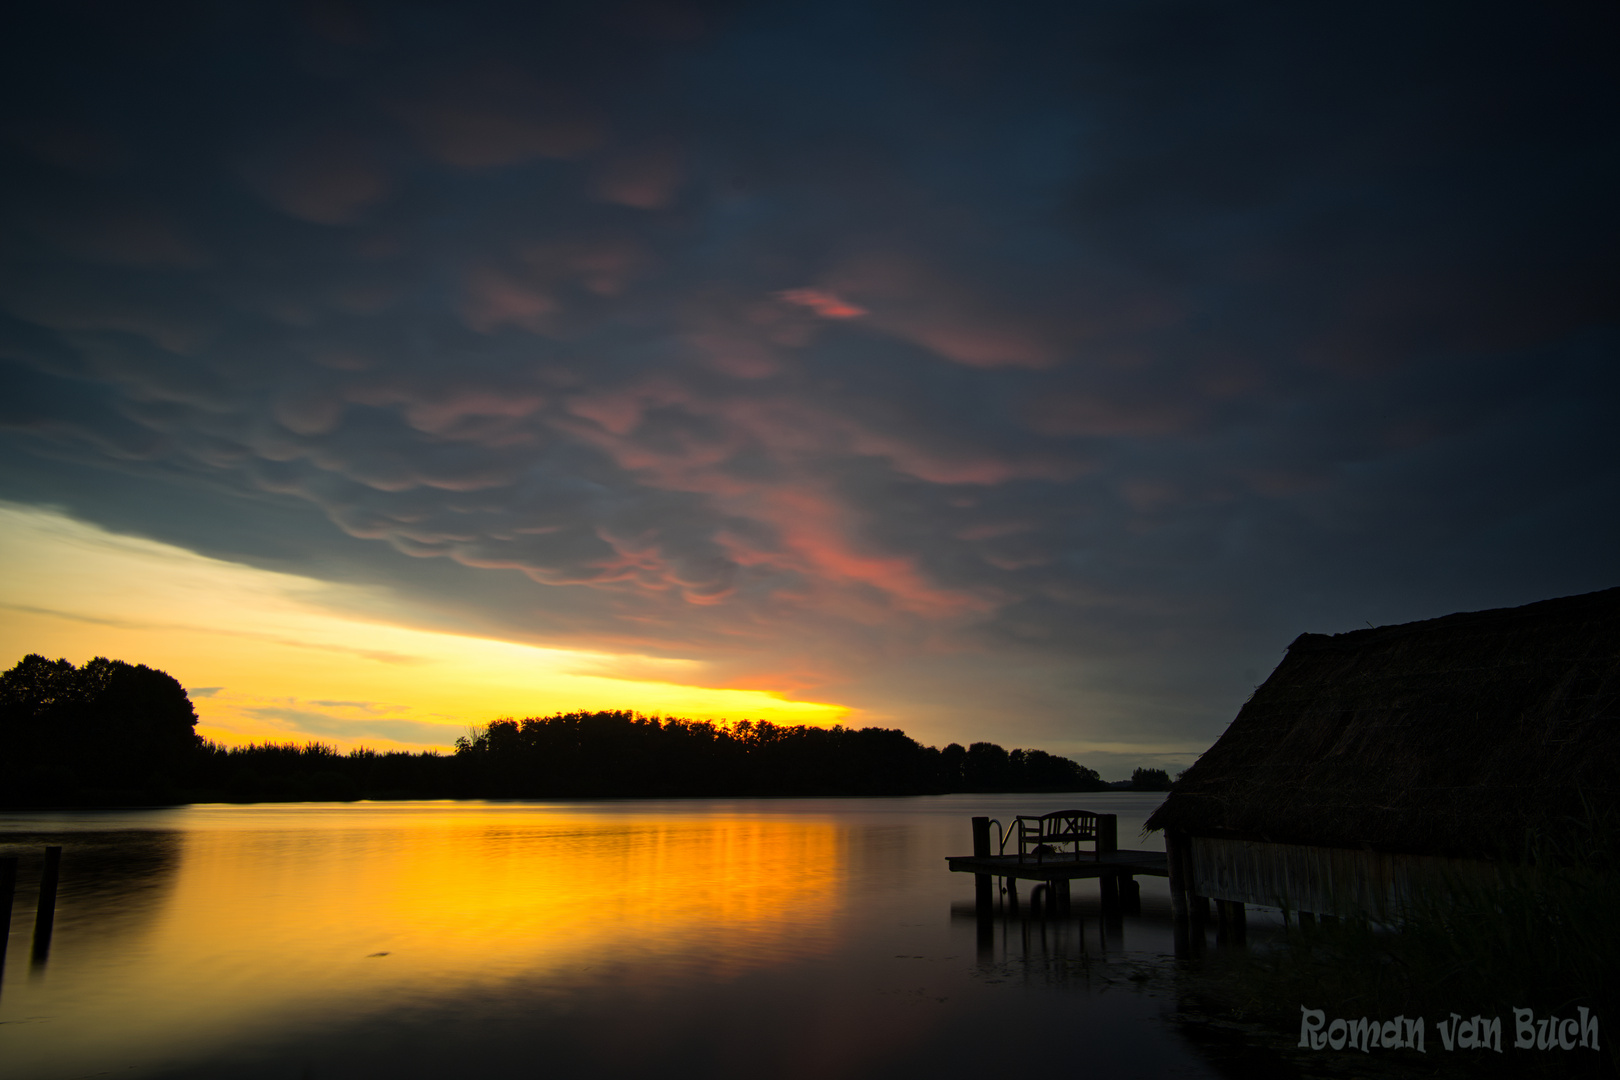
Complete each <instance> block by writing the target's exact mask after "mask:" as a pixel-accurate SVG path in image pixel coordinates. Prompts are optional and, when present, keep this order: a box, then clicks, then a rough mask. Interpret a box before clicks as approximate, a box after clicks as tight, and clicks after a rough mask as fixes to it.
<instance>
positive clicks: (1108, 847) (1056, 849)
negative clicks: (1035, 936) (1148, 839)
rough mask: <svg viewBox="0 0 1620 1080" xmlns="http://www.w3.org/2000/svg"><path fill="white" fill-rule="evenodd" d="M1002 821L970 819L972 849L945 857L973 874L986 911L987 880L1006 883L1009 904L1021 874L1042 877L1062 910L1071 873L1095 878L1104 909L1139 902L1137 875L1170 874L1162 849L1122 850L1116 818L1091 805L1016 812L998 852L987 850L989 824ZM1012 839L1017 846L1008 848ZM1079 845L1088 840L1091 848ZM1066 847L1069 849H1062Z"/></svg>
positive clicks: (989, 900)
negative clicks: (1038, 812) (1039, 812)
mask: <svg viewBox="0 0 1620 1080" xmlns="http://www.w3.org/2000/svg"><path fill="white" fill-rule="evenodd" d="M991 825H995V826H996V828H997V829H1001V823H1000V822H999V821H994V820H992V819H991V818H987V817H976V818H974V819H973V854H972V855H956V856H952V857H951V858H948V859H946V860H945V861H946V864H947V865H948V866H949V867H950V868H951V870H952V871H954V872H956V873H959V874H972V875H974V882H975V885H976V886H977V888H976V890H975V898H976V903H977V906H978V909H979V910H980V911H981V912H985V913H988V912H989V911H990V910H991V907H992V905H993V903H994V899H993V897H994V894H993V893H992V891H991V879H992V878H997V877H999V878H1002V879H1004V880H1005V882H1006V887H1007V897H1008V900H1009V902H1010V903H1012V904H1014V905H1016V903H1017V896H1018V892H1017V885H1016V882H1017V881H1018V880H1019V879H1023V880H1025V881H1039V882H1044V883H1045V884H1046V885H1047V886H1048V892H1047V898H1048V900H1049V901H1050V902H1052V903H1053V904H1054V906H1055V907H1057V908H1059V909H1060V910H1061V909H1063V908H1066V907H1067V906H1068V899H1069V882H1070V881H1072V880H1074V879H1075V878H1096V879H1097V883H1098V886H1099V887H1100V889H1101V890H1102V900H1103V906H1104V908H1105V909H1109V908H1112V909H1114V910H1116V911H1117V910H1119V909H1120V908H1124V909H1126V910H1129V909H1131V908H1133V907H1135V906H1137V903H1138V898H1139V897H1140V890H1139V887H1138V886H1137V884H1136V877H1137V875H1140V874H1147V875H1150V876H1153V877H1168V876H1169V873H1170V869H1169V863H1168V861H1167V860H1166V859H1165V855H1164V852H1162V851H1121V850H1120V847H1119V818H1118V816H1117V815H1114V814H1097V813H1093V812H1092V811H1090V810H1059V811H1057V812H1056V813H1051V814H1042V815H1040V816H1038V817H1037V816H1034V815H1029V816H1026V815H1022V814H1021V815H1019V816H1018V817H1015V818H1013V827H1012V828H1011V829H1007V830H1004V831H1002V833H1001V845H1000V851H999V852H998V853H995V854H992V853H991V850H990V826H991ZM1013 840H1016V841H1017V845H1016V848H1017V850H1016V851H1013V852H1009V851H1007V850H1006V848H1007V847H1008V844H1009V842H1010V841H1013ZM1082 844H1090V845H1092V847H1091V850H1090V851H1086V850H1083V849H1082V847H1081V845H1082ZM1065 846H1067V847H1070V848H1071V849H1072V850H1069V851H1064V850H1062V849H1063V848H1064V847H1065Z"/></svg>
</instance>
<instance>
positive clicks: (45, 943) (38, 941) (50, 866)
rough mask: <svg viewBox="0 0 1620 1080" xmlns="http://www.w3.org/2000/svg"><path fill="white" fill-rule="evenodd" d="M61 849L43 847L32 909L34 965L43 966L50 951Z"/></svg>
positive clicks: (54, 920)
mask: <svg viewBox="0 0 1620 1080" xmlns="http://www.w3.org/2000/svg"><path fill="white" fill-rule="evenodd" d="M61 867H62V849H61V848H60V847H56V846H52V847H48V848H46V849H45V869H44V870H43V871H42V872H41V873H40V876H39V907H38V908H37V909H36V910H35V911H34V956H33V962H34V966H35V967H40V966H43V965H44V963H45V958H46V957H47V956H49V955H50V952H51V929H52V927H54V926H55V925H56V879H57V876H58V874H59V873H60V872H61Z"/></svg>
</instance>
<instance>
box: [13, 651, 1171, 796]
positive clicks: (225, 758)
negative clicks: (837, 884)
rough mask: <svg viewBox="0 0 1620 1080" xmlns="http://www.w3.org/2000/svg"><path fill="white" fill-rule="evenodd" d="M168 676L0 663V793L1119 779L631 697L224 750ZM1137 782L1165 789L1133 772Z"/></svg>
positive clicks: (1080, 786) (936, 791)
mask: <svg viewBox="0 0 1620 1080" xmlns="http://www.w3.org/2000/svg"><path fill="white" fill-rule="evenodd" d="M196 723H197V716H196V712H195V710H194V709H193V707H192V704H191V700H190V698H189V697H187V695H186V692H185V690H184V688H182V687H181V686H180V684H179V683H178V682H177V681H176V680H175V679H174V678H173V677H172V676H170V675H168V674H166V673H165V672H162V671H158V670H156V669H153V668H149V667H147V666H145V665H144V664H143V665H132V664H127V663H124V662H123V661H119V660H107V659H105V658H103V657H97V658H96V659H94V660H91V661H90V662H88V663H87V664H85V665H84V666H83V667H82V668H76V667H74V666H73V665H72V664H70V663H69V662H68V661H66V660H55V661H52V660H48V659H46V658H45V657H43V656H40V655H38V654H31V655H29V656H27V657H24V658H23V660H22V661H20V662H19V663H18V664H17V665H16V667H14V668H12V669H11V670H10V671H7V672H5V673H4V674H3V675H0V739H3V740H4V745H5V746H6V747H7V753H6V755H5V756H4V758H3V759H0V805H4V806H8V807H13V808H21V807H75V806H78V807H84V806H140V805H147V806H150V805H173V804H177V803H194V802H305V801H320V802H326V801H352V800H358V799H524V798H530V799H534V798H679V797H694V798H696V797H751V796H807V795H810V796H814V795H831V796H836V795H868V796H870V795H942V794H950V793H955V792H984V793H997V792H1020V791H1029V792H1035V791H1041V792H1056V791H1076V792H1079V791H1107V790H1112V789H1115V788H1116V787H1117V785H1112V784H1107V783H1104V782H1103V780H1102V779H1101V777H1100V776H1099V775H1098V773H1097V772H1096V770H1094V769H1088V768H1086V767H1085V766H1083V765H1080V764H1079V763H1077V762H1075V761H1072V760H1070V759H1069V758H1065V757H1059V756H1057V755H1055V754H1049V753H1046V752H1045V751H1042V750H1025V749H1014V750H1010V751H1009V750H1006V749H1004V748H1003V747H1001V746H999V745H997V744H995V743H992V742H976V743H973V744H972V745H970V746H967V747H963V746H961V745H959V744H957V743H951V744H950V745H948V746H946V747H944V748H943V749H941V748H937V747H932V746H923V745H922V744H920V743H918V742H917V741H916V740H914V739H912V738H911V737H910V736H908V735H906V733H905V732H903V731H899V730H896V729H891V728H876V727H871V728H860V729H855V728H846V727H843V726H842V725H839V726H835V727H830V728H817V727H807V726H802V725H801V726H793V727H784V726H781V725H777V724H773V723H770V722H769V721H764V720H743V721H740V722H738V723H735V724H729V725H721V724H715V723H712V722H709V721H695V720H685V719H680V718H677V717H662V716H645V715H641V714H639V713H632V712H626V711H613V710H604V711H598V712H572V713H555V714H553V715H550V716H544V717H528V718H525V719H521V720H519V719H512V718H502V719H499V720H495V721H492V722H491V723H489V724H488V725H486V726H484V727H482V728H478V729H475V730H474V731H472V732H471V733H469V735H467V736H464V737H462V738H460V739H458V740H456V749H455V751H454V753H450V754H441V753H439V752H437V751H421V752H416V753H412V752H408V751H376V750H368V749H355V750H350V751H348V752H347V753H344V752H341V751H339V750H338V749H336V748H335V747H333V746H330V745H327V744H324V743H321V742H318V741H311V742H307V743H305V744H303V745H299V744H296V743H262V744H257V745H250V746H236V747H225V746H221V745H219V744H217V743H213V742H208V741H205V740H203V739H202V738H201V737H200V736H199V735H197V733H196V731H195V727H196ZM1133 787H1134V789H1135V790H1145V791H1158V790H1166V789H1168V787H1169V778H1168V776H1166V775H1165V773H1164V772H1163V771H1162V770H1157V769H1138V770H1136V775H1135V777H1134V778H1133Z"/></svg>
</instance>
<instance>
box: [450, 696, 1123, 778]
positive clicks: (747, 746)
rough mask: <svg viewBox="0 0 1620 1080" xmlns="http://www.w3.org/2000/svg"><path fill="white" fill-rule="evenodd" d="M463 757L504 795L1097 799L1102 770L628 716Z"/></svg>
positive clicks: (883, 740) (490, 741)
mask: <svg viewBox="0 0 1620 1080" xmlns="http://www.w3.org/2000/svg"><path fill="white" fill-rule="evenodd" d="M454 760H455V761H457V762H458V763H461V764H463V765H464V766H465V767H466V768H467V769H469V770H470V775H471V776H474V777H476V778H477V783H478V787H479V788H480V789H481V790H483V791H486V792H489V793H490V794H492V795H495V796H497V797H506V798H521V797H535V796H559V795H667V796H672V795H924V794H942V793H946V792H953V791H1100V790H1103V789H1105V788H1106V786H1107V785H1105V784H1103V783H1102V781H1101V779H1100V778H1099V777H1098V775H1097V773H1096V772H1095V771H1094V770H1092V769H1087V768H1085V767H1084V766H1082V765H1079V764H1076V763H1075V762H1073V761H1070V760H1069V759H1068V758H1061V757H1057V756H1055V755H1053V754H1048V753H1045V752H1044V751H1041V750H1013V751H1011V752H1009V751H1007V750H1005V749H1003V748H1002V747H1000V746H997V745H996V744H995V743H988V742H980V743H974V744H973V745H972V746H970V747H968V748H967V749H965V750H964V749H963V748H962V747H961V746H960V745H958V744H956V743H952V744H951V745H949V746H947V747H945V749H943V750H940V749H937V748H935V747H932V746H923V745H921V744H920V743H918V742H917V741H916V740H914V739H912V738H910V737H909V736H908V735H906V733H905V732H903V731H898V730H895V729H892V728H876V727H871V728H859V729H856V728H847V727H843V726H842V725H839V726H835V727H830V728H818V727H806V726H802V725H797V726H793V727H783V726H781V725H778V724H773V723H771V722H769V721H767V720H753V721H750V720H744V721H742V722H741V723H739V724H736V725H734V726H731V727H720V726H718V725H716V724H712V723H708V722H700V721H694V720H681V719H676V718H673V717H672V718H661V717H655V716H640V715H637V714H634V713H629V712H594V713H583V712H575V713H558V714H556V715H555V716H546V717H530V718H528V719H525V720H510V719H507V720H496V721H494V722H493V723H491V724H490V725H489V726H488V727H487V728H485V729H483V730H482V731H480V732H478V733H477V734H476V735H474V736H472V737H470V738H463V739H460V740H457V743H456V754H455V758H454Z"/></svg>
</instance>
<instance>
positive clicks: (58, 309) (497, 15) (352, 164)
mask: <svg viewBox="0 0 1620 1080" xmlns="http://www.w3.org/2000/svg"><path fill="white" fill-rule="evenodd" d="M1617 55H1620V32H1617V17H1616V14H1615V9H1614V6H1613V5H1612V4H1600V3H1590V4H1587V3H1559V4H1545V5H1522V4H1520V5H1509V4H1491V3H1469V4H1460V3H1434V4H1422V5H1414V4H1384V3H1368V2H1358V3H1354V4H1350V3H1322V4H1310V5H1278V4H1247V3H1234V2H1222V3H1170V2H1152V0H1141V2H1114V0H1111V2H1095V3H1074V2H1071V3H1064V4H1040V3H1028V4H990V3H948V2H947V3H939V2H931V3H927V4H923V3H900V2H892V0H861V2H852V3H839V2H832V3H821V4H816V5H798V4H786V3H744V2H727V3H709V4H702V3H682V2H676V0H670V2H659V0H649V2H642V3H635V2H632V3H626V4H615V3H613V2H610V0H592V2H588V3H586V2H582V3H555V4H535V3H510V4H508V3H491V2H477V0H463V2H459V3H456V4H454V5H451V4H423V3H410V2H389V3H341V2H328V3H321V2H312V3H252V2H233V3H188V4H171V3H161V2H154V3H150V4H140V5H130V4H113V3H75V2H71V0H67V2H53V3H40V2H29V0H24V2H22V3H20V4H18V5H16V6H15V7H14V8H13V9H12V10H11V12H10V14H9V15H8V19H7V30H6V32H5V34H3V35H0V58H3V63H0V83H3V97H0V100H4V101H5V102H6V106H5V108H4V111H3V114H0V566H3V569H4V572H3V575H0V609H3V610H4V612H5V617H4V619H3V620H0V647H3V648H4V650H5V652H4V654H3V655H0V662H4V663H6V664H9V663H14V662H15V661H16V660H18V659H20V658H21V657H22V656H23V655H24V654H26V653H30V652H40V653H45V654H47V655H49V656H52V657H53V658H54V657H57V656H63V657H66V658H68V659H70V660H72V661H74V662H75V663H82V662H84V661H86V660H88V659H90V658H91V657H93V656H97V655H109V656H113V657H115V658H118V659H124V660H127V661H129V662H132V663H147V664H151V665H152V666H154V667H160V668H162V669H163V670H165V671H168V672H169V673H170V674H173V675H174V676H175V677H176V678H178V679H179V680H180V681H181V683H182V685H184V686H186V687H187V688H188V690H190V692H191V694H192V698H193V701H194V703H195V704H196V705H197V708H198V712H199V715H200V716H201V718H202V725H201V727H200V730H201V731H202V732H203V733H204V734H205V735H208V736H209V737H211V738H216V739H219V740H221V741H224V742H234V743H240V742H244V741H250V740H260V739H267V738H273V739H276V740H288V739H292V740H298V741H302V740H305V739H310V738H318V739H321V740H324V741H327V742H331V743H336V744H338V745H340V746H354V745H369V746H376V747H388V748H396V747H397V748H407V749H426V748H431V747H438V748H444V747H447V746H449V745H450V743H451V742H452V741H453V739H454V738H455V737H456V736H457V735H460V734H463V733H464V732H465V731H466V729H467V728H468V727H469V726H476V725H478V724H482V723H487V722H488V721H489V720H490V719H493V718H495V717H498V716H503V715H515V716H526V715H546V714H548V713H552V712H556V711H567V710H573V709H578V708H587V709H596V708H628V709H634V710H637V711H641V712H645V713H656V714H665V715H681V716H690V717H694V718H710V719H721V718H725V719H729V720H733V721H735V720H740V719H743V718H764V719H770V720H773V721H775V722H779V723H818V724H824V723H834V722H842V723H846V724H853V725H856V726H869V725H878V726H883V727H898V728H902V729H904V730H905V731H906V732H907V733H909V734H910V735H912V736H913V737H914V738H917V739H918V740H920V741H922V742H924V743H926V744H930V745H944V744H945V743H947V742H951V741H957V742H962V743H964V744H966V743H969V742H972V741H978V740H991V741H995V742H998V743H1001V744H1002V745H1004V746H1007V747H1014V746H1026V747H1036V748H1040V749H1045V750H1048V751H1050V752H1053V753H1060V754H1065V755H1068V756H1071V757H1074V758H1076V759H1077V760H1079V761H1081V762H1082V763H1083V764H1086V765H1088V766H1091V767H1093V768H1097V769H1099V770H1100V771H1101V772H1102V773H1103V775H1104V777H1105V778H1108V779H1115V778H1120V777H1123V776H1128V775H1129V773H1130V770H1131V769H1132V768H1135V767H1161V768H1167V769H1170V770H1177V769H1180V768H1184V767H1185V766H1186V765H1187V764H1189V763H1190V762H1191V761H1192V760H1193V759H1194V758H1195V757H1196V756H1197V754H1198V753H1199V752H1201V751H1202V750H1203V749H1205V748H1207V747H1208V746H1209V745H1210V743H1212V742H1213V741H1214V739H1215V738H1217V737H1218V736H1219V735H1220V733H1221V731H1222V730H1223V729H1224V727H1225V725H1226V724H1227V723H1228V722H1229V721H1230V720H1231V718H1232V717H1233V716H1234V715H1235V713H1236V711H1237V709H1238V708H1239V707H1240V706H1241V704H1242V703H1243V701H1244V700H1245V698H1246V697H1247V696H1248V694H1249V693H1250V692H1251V691H1252V689H1253V687H1254V686H1255V685H1256V684H1257V683H1259V682H1260V681H1261V680H1263V679H1264V678H1265V676H1266V675H1267V674H1268V673H1269V672H1270V670H1271V669H1272V667H1274V666H1275V664H1276V663H1277V662H1278V660H1279V659H1280V658H1281V656H1282V654H1283V652H1284V650H1285V649H1286V647H1287V645H1288V643H1289V642H1290V641H1291V640H1293V638H1294V637H1296V636H1297V635H1298V634H1300V633H1302V632H1316V633H1336V632H1342V631H1347V630H1352V629H1357V628H1361V627H1365V626H1369V625H1372V626H1379V625H1387V624H1391V623H1399V622H1406V621H1411V620H1415V619H1422V618H1431V617H1435V616H1439V615H1444V614H1448V613H1451V612H1454V611H1465V610H1479V609H1484V608H1492V607H1503V606H1512V605H1517V604H1523V603H1529V602H1532V601H1535V600H1540V599H1545V598H1549V597H1553V596H1563V595H1570V594H1574V593H1581V592H1587V591H1592V590H1596V589H1601V588H1607V587H1612V586H1614V585H1616V584H1620V560H1617V559H1616V556H1615V552H1616V551H1620V505H1617V496H1620V425H1617V424H1616V423H1615V412H1616V406H1617V405H1620V366H1617V361H1620V310H1617V308H1620V258H1617V255H1620V200H1617V199H1616V197H1615V194H1614V193H1615V192H1616V191H1620V108H1617V106H1620V64H1617V63H1616V61H1615V59H1614V58H1615V57H1616V56H1617Z"/></svg>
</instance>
